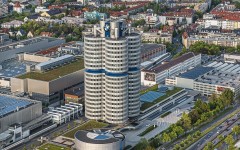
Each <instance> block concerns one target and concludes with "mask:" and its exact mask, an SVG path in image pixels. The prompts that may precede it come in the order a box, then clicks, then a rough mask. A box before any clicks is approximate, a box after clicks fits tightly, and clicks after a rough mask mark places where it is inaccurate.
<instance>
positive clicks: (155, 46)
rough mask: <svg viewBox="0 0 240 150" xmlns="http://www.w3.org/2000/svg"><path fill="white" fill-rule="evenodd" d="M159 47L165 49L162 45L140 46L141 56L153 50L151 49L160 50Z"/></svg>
mask: <svg viewBox="0 0 240 150" xmlns="http://www.w3.org/2000/svg"><path fill="white" fill-rule="evenodd" d="M160 47H165V48H166V46H165V45H163V44H152V43H151V44H150V43H149V44H142V45H141V47H140V48H141V53H142V54H143V53H146V52H147V51H149V50H153V49H157V48H160Z"/></svg>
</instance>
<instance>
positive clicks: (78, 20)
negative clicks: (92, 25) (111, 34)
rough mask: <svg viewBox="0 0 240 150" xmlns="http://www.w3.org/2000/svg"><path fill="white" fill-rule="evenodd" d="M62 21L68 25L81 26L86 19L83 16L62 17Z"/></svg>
mask: <svg viewBox="0 0 240 150" xmlns="http://www.w3.org/2000/svg"><path fill="white" fill-rule="evenodd" d="M61 20H62V21H63V23H66V24H69V25H76V26H81V25H82V24H83V23H84V22H86V21H87V19H85V18H77V17H63V18H62V19H61Z"/></svg>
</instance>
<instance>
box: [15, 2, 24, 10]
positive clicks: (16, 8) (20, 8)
mask: <svg viewBox="0 0 240 150" xmlns="http://www.w3.org/2000/svg"><path fill="white" fill-rule="evenodd" d="M13 11H16V12H17V13H22V11H23V8H22V6H21V5H20V2H19V1H17V2H16V3H15V4H14V6H13Z"/></svg>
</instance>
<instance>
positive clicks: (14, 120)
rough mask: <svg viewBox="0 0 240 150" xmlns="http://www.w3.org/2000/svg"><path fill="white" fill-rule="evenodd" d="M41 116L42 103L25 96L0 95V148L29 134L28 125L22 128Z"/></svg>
mask: <svg viewBox="0 0 240 150" xmlns="http://www.w3.org/2000/svg"><path fill="white" fill-rule="evenodd" d="M40 116H42V103H41V102H39V101H34V100H30V99H26V98H19V97H13V96H7V95H0V149H1V148H2V147H4V146H6V145H9V144H10V143H14V142H16V141H19V140H21V139H22V138H25V137H27V136H29V134H30V127H29V128H28V129H24V128H23V124H26V123H29V122H31V121H33V120H35V119H37V118H38V117H40Z"/></svg>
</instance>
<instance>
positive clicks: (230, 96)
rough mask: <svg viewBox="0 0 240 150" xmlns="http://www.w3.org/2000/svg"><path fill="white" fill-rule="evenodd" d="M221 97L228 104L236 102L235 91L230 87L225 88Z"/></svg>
mask: <svg viewBox="0 0 240 150" xmlns="http://www.w3.org/2000/svg"><path fill="white" fill-rule="evenodd" d="M220 99H222V100H223V101H224V102H225V104H226V105H227V106H229V105H231V104H232V103H233V102H234V93H233V91H232V90H230V89H225V90H224V91H223V92H222V94H221V95H220Z"/></svg>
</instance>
